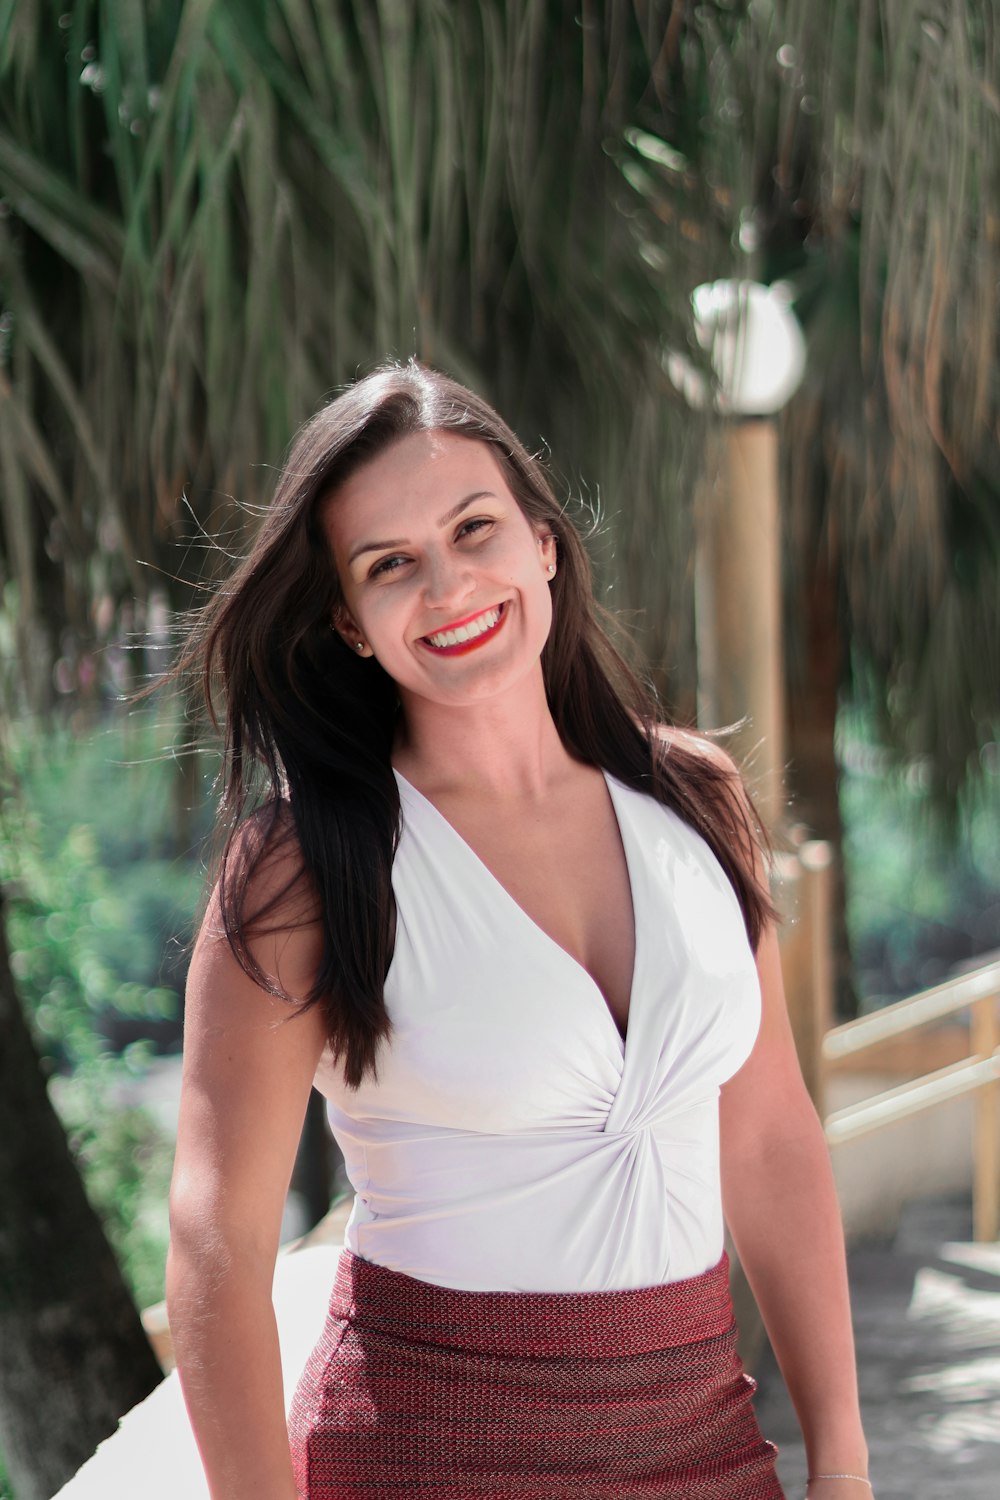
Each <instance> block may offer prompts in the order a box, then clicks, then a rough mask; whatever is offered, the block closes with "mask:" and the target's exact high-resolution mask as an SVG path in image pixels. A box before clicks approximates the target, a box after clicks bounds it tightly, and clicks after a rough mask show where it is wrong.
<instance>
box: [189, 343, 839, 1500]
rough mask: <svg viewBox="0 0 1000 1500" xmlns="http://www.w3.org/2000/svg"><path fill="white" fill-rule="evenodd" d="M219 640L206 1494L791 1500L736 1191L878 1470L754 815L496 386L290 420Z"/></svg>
mask: <svg viewBox="0 0 1000 1500" xmlns="http://www.w3.org/2000/svg"><path fill="white" fill-rule="evenodd" d="M386 538H387V540H380V539H386ZM195 665H197V666H198V667H199V668H200V670H201V671H202V673H203V675H204V679H205V682H206V686H207V688H208V691H209V697H210V701H211V700H212V694H213V692H214V691H217V690H220V691H221V694H222V696H223V697H224V700H225V709H226V740H227V760H226V775H225V783H224V785H225V795H224V798H223V805H222V810H221V814H220V816H221V817H222V819H223V820H225V821H226V822H227V826H228V834H227V839H226V844H225V849H224V852H223V855H222V859H221V862H220V867H219V871H218V876H217V879H216V882H215V885H214V888H213V891H212V894H211V898H210V901H209V907H208V912H207V915H206V918H205V921H204V924H203V927H202V931H201V934H200V936H199V940H198V944H197V947H196V951H195V955H194V960H193V963H192V967H191V974H190V979H189V986H188V1000H187V1010H186V1039H185V1077H184V1090H183V1097H182V1105H181V1121H180V1132H179V1140H178V1150H177V1164H176V1169H175V1180H174V1187H173V1190H172V1196H171V1215H172V1236H173V1237H172V1247H171V1256H170V1263H169V1266H168V1301H169V1305H170V1317H171V1327H172V1330H173V1334H174V1342H175V1349H176V1353H177V1359H178V1366H179V1369H180V1371H181V1376H182V1381H183V1385H184V1390H185V1396H186V1399H187V1401H188V1406H189V1410H190V1414H191V1418H192V1423H193V1426H194V1429H195V1433H196V1436H197V1438H198V1442H199V1446H200V1449H201V1452H202V1457H203V1460H204V1464H205V1468H206V1473H207V1475H208V1478H209V1483H210V1487H211V1492H212V1496H213V1500H229V1497H234V1500H235V1497H236V1496H239V1497H240V1500H244V1497H247V1496H251V1497H252V1496H260V1497H265V1496H266V1497H267V1500H294V1497H296V1496H298V1497H301V1500H327V1497H329V1500H333V1497H334V1496H336V1497H338V1500H339V1497H356V1500H373V1497H375V1496H386V1495H389V1494H397V1493H404V1492H405V1493H413V1494H420V1495H426V1496H428V1497H431V1496H435V1497H437V1496H445V1495H461V1496H463V1497H464V1496H473V1495H483V1496H486V1495H489V1496H506V1495H510V1496H518V1497H533V1496H538V1497H542V1496H546V1497H548V1496H567V1497H568V1496H573V1497H579V1496H584V1497H585V1496H595V1497H596V1496H601V1497H608V1500H610V1497H612V1496H618V1495H621V1494H624V1493H628V1494H630V1495H636V1496H643V1495H648V1496H650V1497H652V1496H654V1495H655V1496H658V1497H659V1496H667V1495H673V1496H677V1497H678V1500H680V1497H685V1500H758V1497H759V1500H778V1497H780V1496H781V1495H782V1489H781V1486H780V1483H779V1481H778V1479H777V1475H776V1472H775V1467H774V1458H775V1452H776V1450H775V1448H774V1445H773V1444H771V1443H768V1442H766V1441H765V1440H764V1439H763V1438H762V1436H761V1434H760V1432H759V1429H758V1428H757V1424H756V1420H755V1417H754V1413H753V1408H752V1405H751V1395H752V1390H753V1384H754V1383H753V1381H752V1380H751V1379H750V1378H749V1377H748V1376H747V1375H746V1374H745V1372H744V1371H743V1369H742V1366H741V1364H740V1361H739V1359H738V1357H737V1354H736V1348H735V1339H736V1328H735V1324H734V1322H733V1316H732V1305H731V1302H730V1300H729V1287H728V1260H727V1256H726V1252H725V1249H724V1242H723V1241H724V1220H723V1215H724V1213H725V1218H726V1220H727V1221H728V1225H729V1228H730V1230H731V1232H732V1234H733V1237H734V1240H735V1242H736V1244H737V1247H738V1248H739V1249H740V1253H741V1258H742V1259H743V1261H744V1265H745V1267H746V1270H747V1273H748V1275H749V1277H750V1280H751V1284H752V1285H753V1287H754V1290H755V1292H756V1293H757V1295H758V1300H759V1302H760V1304H761V1310H762V1312H763V1313H764V1317H765V1321H766V1322H767V1324H768V1329H769V1332H771V1334H772V1340H773V1342H774V1344H775V1349H776V1352H777V1354H778V1357H779V1361H780V1362H781V1364H782V1368H783V1369H784V1370H785V1373H786V1377H787V1378H788V1380H789V1383H790V1386H791V1387H792V1394H793V1398H794V1399H795V1401H796V1406H797V1408H798V1410H799V1413H800V1416H801V1417H802V1420H803V1427H804V1431H805V1435H806V1441H807V1445H808V1447H809V1451H810V1457H811V1458H812V1460H813V1461H814V1467H815V1468H816V1469H817V1473H816V1476H815V1478H814V1480H813V1481H812V1482H811V1490H810V1493H811V1495H814V1496H815V1497H816V1500H821V1497H823V1500H826V1497H829V1500H834V1497H836V1500H841V1497H843V1500H848V1497H850V1496H853V1495H856V1494H858V1493H860V1492H862V1491H863V1492H864V1493H866V1494H867V1493H868V1486H867V1481H866V1479H865V1478H864V1465H865V1462H866V1456H865V1447H864V1439H863V1435H862V1433H861V1427H860V1420H859V1417H858V1412H857V1392H856V1388H855V1382H854V1365H853V1353H852V1348H851V1339H850V1319H849V1309H848V1307H847V1295H846V1278H845V1274H844V1258H843V1240H842V1236H841V1234H840V1230H839V1221H838V1219H837V1215H836V1203H835V1198H834V1194H833V1186H832V1176H831V1174H830V1170H829V1160H828V1157H827V1155H826V1150H825V1146H824V1144H823V1138H822V1132H821V1129H820V1126H819V1122H818V1120H817V1119H816V1116H815V1112H814V1111H813V1109H812V1105H811V1103H810V1101H809V1098H808V1095H807V1093H806V1091H805V1088H804V1086H803V1084H802V1078H801V1074H800V1073H799V1070H798V1065H797V1063H796V1060H795V1053H794V1047H793V1044H792V1040H791V1034H790V1029H789V1026H788V1020H787V1015H786V1013H785V1009H784V1002H783V997H782V993H781V981H780V972H779V971H778V969H777V964H776V957H775V952H776V950H775V943H774V928H773V915H774V914H773V910H772V907H771V904H770V900H769V897H768V894H767V885H766V877H765V873H764V866H763V860H762V854H761V849H762V847H765V841H764V836H763V834H762V833H761V831H760V830H759V829H758V827H757V825H756V820H755V816H754V812H753V808H752V805H751V804H750V802H749V800H748V798H747V797H746V794H745V791H744V790H743V787H742V783H741V781H740V778H739V775H738V773H737V772H736V769H735V767H734V766H733V764H732V762H731V761H730V760H729V759H728V758H727V757H726V756H725V755H724V754H723V753H722V752H721V751H720V750H718V749H717V748H716V747H715V746H714V745H713V744H712V743H711V742H709V741H707V740H705V739H704V738H703V737H701V736H698V735H695V734H693V733H690V732H687V731H681V730H679V729H670V728H668V727H666V726H664V725H663V724H661V723H659V722H658V721H657V714H656V707H655V704H654V702H653V701H652V699H651V697H650V696H649V694H648V693H647V692H646V690H645V689H644V687H643V686H642V684H641V683H640V682H639V680H638V679H637V678H636V677H635V675H634V674H633V673H632V672H631V671H630V670H629V668H628V667H627V666H626V664H625V662H624V661H623V660H622V658H621V657H620V655H619V654H618V652H617V651H616V650H615V648H614V647H613V646H612V644H611V642H610V640H609V638H608V635H607V634H606V632H605V629H604V628H603V626H602V623H601V619H600V615H599V610H598V606H597V605H596V604H595V601H594V598H593V592H592V586H591V579H590V571H589V565H588V562H587V557H586V554H585V551H584V548H583V546H582V543H581V541H580V539H579V537H578V536H577V534H576V532H575V530H574V529H573V527H572V525H571V524H570V522H569V520H568V518H567V517H566V515H565V514H564V512H563V509H562V508H561V507H560V505H559V504H558V502H557V500H556V498H555V496H554V494H553V492H552V489H551V486H550V485H549V483H548V480H547V478H546V476H545V474H544V472H543V470H542V469H541V468H540V466H539V465H538V463H537V462H536V461H535V460H534V459H532V458H531V457H530V455H529V454H528V453H527V452H526V451H525V449H524V448H523V446H522V445H521V444H520V442H519V441H518V440H517V438H516V437H515V436H514V434H513V433H512V432H511V431H510V429H509V428H508V427H507V426H506V425H505V424H504V423H503V421H502V420H501V419H500V418H499V417H498V416H497V415H496V413H495V412H493V411H492V410H491V408H490V407H488V406H487V405H486V403H485V402H483V401H482V400H481V399H480V398H479V397H477V396H476V395H475V394H474V393H472V392H470V391H467V390H465V389H464V388H463V387H461V386H459V385H457V384H455V383H454V382H453V381H451V380H449V379H447V378H446V377H444V376H442V375H439V374H437V373H435V372H433V371H430V370H427V369H426V368H424V367H422V366H420V365H418V364H415V363H411V364H409V365H407V366H404V367H400V366H387V367H383V368H381V369H379V370H377V371H376V372H375V373H374V374H372V375H370V376H368V377H367V378H366V379H364V380H362V381H359V382H358V383H357V384H356V385H354V386H352V387H350V388H349V389H348V390H347V391H345V392H344V393H343V394H342V395H341V396H339V397H338V398H337V399H336V400H335V401H333V402H332V403H331V404H330V405H329V406H327V407H325V408H324V409H323V410H322V411H321V412H320V413H319V414H318V415H317V416H316V417H315V418H314V419H313V420H312V422H311V423H309V424H308V426H307V427H306V428H304V429H303V431H302V433H301V434H300V435H299V437H298V439H297V441H296V443H295V444H294V445H293V448H292V451H291V453H290V455H289V458H288V462H287V465H286V468H285V470H284V473H283V475H282V477H281V479H280V481H279V484H278V487H277V490H276V493H275V497H274V501H273V503H272V505H271V507H270V509H269V511H268V514H267V516H266V517H265V520H264V524H263V526H262V528H261V531H260V535H259V537H258V539H257V542H256V545H255V547H254V549H253V551H252V553H251V555H250V556H249V557H248V558H247V559H246V561H245V563H244V564H243V565H242V566H241V568H240V569H239V570H238V571H237V573H236V575H235V576H234V577H233V579H231V580H230V582H229V584H228V585H227V587H226V588H225V590H223V591H221V592H220V594H219V595H218V596H217V597H216V598H215V599H214V600H213V602H212V603H211V605H210V606H209V608H208V610H207V611H206V613H205V615H204V617H203V619H202V621H201V623H200V625H199V628H198V631H197V633H196V634H195V636H194V637H193V639H192V641H191V643H190V645H189V647H188V650H187V652H186V654H185V657H184V659H183V661H182V663H181V670H185V669H189V668H191V667H192V666H195ZM313 1083H315V1084H316V1086H317V1087H318V1088H319V1089H320V1090H321V1091H322V1092H323V1093H324V1094H325V1095H326V1097H327V1100H328V1102H329V1112H330V1120H331V1124H332V1127H333V1130H334V1133H335V1134H336V1136H337V1139H338V1141H339V1143H340V1145H341V1148H342V1150H343V1152H344V1157H345V1162H346V1165H347V1171H348V1174H349V1177H350V1180H351V1182H352V1184H353V1186H354V1189H355V1199H354V1206H353V1211H352V1213H351V1217H350V1221H349V1224H348V1227H347V1232H346V1239H345V1248H344V1250H343V1252H342V1254H341V1258H340V1262H339V1271H338V1276H337V1280H336V1285H335V1287H334V1288H333V1292H332V1298H331V1303H330V1312H329V1317H328V1319H327V1323H326V1326H325V1328H323V1329H322V1330H319V1329H318V1330H317V1335H318V1342H317V1344H316V1347H315V1350H314V1352H313V1355H312V1357H311V1359H310V1360H309V1362H308V1364H307V1366H306V1368H305V1370H304V1371H303V1373H302V1377H301V1380H300V1381H299V1384H298V1387H297V1389H296V1391H295V1395H294V1400H293V1402H292V1409H291V1418H290V1426H289V1428H288V1430H287V1431H286V1428H285V1423H284V1418H283V1414H282V1413H283V1405H282V1392H281V1381H280V1366H279V1363H278V1357H277V1349H276V1341H275V1329H274V1319H273V1313H272V1311H271V1305H270V1286H271V1276H272V1273H273V1267H274V1258H275V1253H276V1249H277V1241H278V1231H279V1225H280V1219H281V1207H282V1203H283V1199H284V1194H285V1190H286V1188H287V1183H288V1177H289V1173H290V1171H291V1165H292V1160H293V1158H294V1153H295V1146H296V1142H297V1138H298V1132H299V1129H300V1126H301V1121H302V1117H303V1112H304V1109H305V1103H306V1098H307V1096H308V1093H309V1088H310V1085H311V1084H313ZM802 1215H806V1216H807V1217H808V1219H809V1222H810V1224H811V1227H812V1234H811V1238H810V1242H809V1244H808V1246H803V1243H802V1237H801V1236H800V1235H798V1234H797V1233H796V1231H797V1229H798V1225H799V1222H800V1216H802Z"/></svg>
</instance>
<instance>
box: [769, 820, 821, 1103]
mask: <svg viewBox="0 0 1000 1500" xmlns="http://www.w3.org/2000/svg"><path fill="white" fill-rule="evenodd" d="M776 864H777V870H776V873H777V877H778V885H777V890H776V892H775V898H776V900H777V903H778V906H779V909H780V911H781V915H782V917H783V918H784V923H783V925H782V927H781V930H780V931H781V972H782V976H783V978H784V982H785V998H786V1000H787V1002H788V1016H789V1020H790V1021H791V1026H792V1035H793V1036H794V1037H795V1048H796V1051H797V1052H798V1055H799V1065H800V1067H801V1068H802V1076H803V1078H804V1079H805V1081H806V1087H807V1088H808V1090H809V1095H810V1097H811V1099H812V1101H813V1103H814V1104H815V1106H816V1112H817V1114H818V1115H819V1117H820V1119H822V1118H823V1113H824V1108H825V1100H824V1097H823V1077H824V1075H823V1037H824V1036H825V1035H826V1033H827V1031H828V1030H829V1029H830V1026H831V1024H832V1017H833V957H832V953H831V948H830V934H831V929H832V920H833V918H832V911H831V899H832V891H833V880H832V875H833V868H832V867H833V850H832V848H831V846H830V845H829V844H828V843H827V842H826V841H825V840H823V839H806V840H804V841H803V842H802V843H800V844H799V846H798V848H797V849H796V850H795V852H794V853H788V854H779V855H778V856H777V861H776Z"/></svg>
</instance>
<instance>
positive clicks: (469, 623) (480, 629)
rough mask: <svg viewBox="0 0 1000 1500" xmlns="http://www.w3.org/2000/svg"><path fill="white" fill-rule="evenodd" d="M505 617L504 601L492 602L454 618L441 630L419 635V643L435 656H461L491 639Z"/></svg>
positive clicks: (505, 606) (505, 607)
mask: <svg viewBox="0 0 1000 1500" xmlns="http://www.w3.org/2000/svg"><path fill="white" fill-rule="evenodd" d="M506 618H507V605H506V602H504V603H502V604H494V605H493V606H492V607H491V608H489V609H484V610H481V611H480V612H479V613H478V614H474V615H467V616H466V617H465V619H464V620H455V621H454V622H453V623H452V624H451V625H445V626H444V627H443V628H442V629H441V630H435V631H434V632H433V633H432V634H430V635H423V636H421V637H420V644H421V645H422V646H425V647H426V648H427V650H429V651H433V652H434V654H435V656H461V655H464V653H465V652H466V651H475V649H476V647H477V646H484V645H485V644H486V642H487V641H490V640H492V639H493V637H494V636H495V635H496V634H497V632H498V631H499V630H500V627H501V626H502V625H503V622H504V620H506Z"/></svg>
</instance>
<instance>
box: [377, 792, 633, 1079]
mask: <svg viewBox="0 0 1000 1500" xmlns="http://www.w3.org/2000/svg"><path fill="white" fill-rule="evenodd" d="M392 772H393V775H394V776H395V777H396V780H397V781H398V782H399V783H400V784H401V785H402V786H403V787H404V788H405V789H406V791H407V792H409V793H411V794H412V795H413V796H414V797H416V798H417V799H418V800H419V801H420V802H422V803H423V804H424V805H425V806H427V807H428V808H430V810H431V813H432V814H433V815H434V817H435V818H436V819H437V820H438V822H439V823H441V824H443V825H444V828H445V829H446V830H447V831H448V833H449V834H450V835H451V836H452V838H454V839H456V840H457V841H458V843H459V845H460V846H461V847H462V848H463V849H464V850H465V851H466V854H467V855H468V857H469V858H470V859H471V861H472V862H473V864H474V865H475V866H476V867H477V868H478V869H479V870H481V871H482V873H483V875H484V876H485V878H486V879H487V880H488V881H489V882H490V883H491V884H492V885H493V886H494V887H495V888H496V890H497V891H498V892H499V893H500V897H501V899H502V900H503V901H504V902H506V904H507V905H508V906H509V907H512V908H513V910H514V912H515V913H517V915H518V917H519V918H520V919H521V920H522V921H523V922H524V923H526V924H527V927H528V928H529V929H530V930H531V931H532V932H533V933H534V934H535V939H536V941H539V940H540V941H541V943H542V944H543V945H544V946H545V947H547V948H548V949H549V950H550V951H551V950H555V952H556V953H557V954H560V955H561V956H562V958H563V959H564V960H565V961H566V962H567V963H568V964H570V965H572V967H573V969H574V970H575V971H576V973H577V974H581V975H582V976H583V978H584V980H585V981H586V983H587V985H588V987H589V989H590V991H591V993H592V994H593V995H594V996H595V997H596V999H597V1001H598V1003H599V1005H600V1007H601V1010H602V1011H603V1013H604V1017H605V1020H606V1021H607V1023H608V1025H610V1027H611V1030H612V1033H613V1034H614V1036H615V1037H616V1038H617V1040H618V1044H619V1046H620V1048H621V1050H622V1058H623V1061H624V1055H625V1051H626V1050H627V1047H628V1038H629V1035H630V1033H631V1030H632V1017H633V1008H634V1005H635V997H636V978H637V975H638V972H639V947H640V937H639V932H640V922H639V913H638V910H637V905H636V892H637V890H638V882H637V879H636V874H635V871H634V869H633V865H632V855H631V853H630V850H629V840H628V835H627V833H626V829H625V820H624V819H623V818H622V816H621V813H620V810H619V807H618V802H617V799H616V796H615V788H614V783H613V780H612V778H611V777H610V776H609V775H608V773H607V771H605V770H604V769H603V767H602V768H601V774H602V776H603V777H604V784H605V786H606V787H607V789H608V796H609V797H610V798H611V810H612V812H613V814H614V819H615V822H616V824H617V826H618V837H619V840H620V841H621V846H622V851H623V853H624V856H625V871H626V876H627V879H628V887H629V901H630V903H631V906H632V932H633V947H632V974H631V978H630V980H629V986H628V1013H627V1015H626V1017H625V1031H624V1033H623V1032H622V1031H621V1030H620V1029H619V1026H618V1022H617V1020H616V1019H615V1015H614V1012H613V1011H612V1009H611V1006H610V1005H609V1004H608V1000H607V996H606V995H605V993H604V991H603V990H602V989H601V986H600V985H599V984H598V982H597V980H596V979H595V978H594V976H593V974H591V972H590V970H589V969H588V968H587V967H586V965H584V964H582V963H581V962H580V960H579V959H578V958H575V957H574V955H573V954H572V953H570V951H569V950H568V949H567V948H564V947H563V945H562V944H561V943H559V942H557V941H556V939H555V938H554V937H553V936H552V934H551V933H550V932H546V930H545V928H544V927H543V926H542V925H541V923H539V922H536V921H535V918H534V917H533V916H532V915H531V913H530V912H528V911H526V910H525V909H524V907H523V906H522V905H521V903H520V902H519V901H518V900H517V899H516V898H515V897H514V896H513V895H512V894H511V892H510V891H509V890H508V889H507V887H506V886H505V885H504V884H503V881H502V880H500V879H499V877H498V876H497V875H495V874H494V873H493V871H492V870H491V869H490V867H489V865H488V864H487V863H486V861H485V860H484V859H482V858H481V857H480V855H478V854H477V853H476V851H475V849H473V847H472V845H471V844H470V843H469V841H468V839H466V838H463V836H462V834H460V833H459V831H458V829H457V828H456V827H455V825H454V823H452V822H450V821H449V820H448V819H447V818H446V817H445V815H444V813H443V812H442V811H441V809H440V808H439V807H437V806H436V805H435V804H434V803H433V802H432V801H431V799H430V798H429V797H427V796H425V795H424V793H423V792H422V791H420V790H419V788H418V787H415V786H414V785H413V782H412V781H408V780H407V778H406V777H405V776H404V775H403V773H402V771H398V770H397V769H396V767H395V766H393V768H392Z"/></svg>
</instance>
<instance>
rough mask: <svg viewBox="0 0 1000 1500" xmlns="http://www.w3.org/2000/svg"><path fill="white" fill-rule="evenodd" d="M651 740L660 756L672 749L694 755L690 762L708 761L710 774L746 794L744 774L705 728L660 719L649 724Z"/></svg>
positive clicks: (686, 755) (704, 762)
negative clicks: (651, 724)
mask: <svg viewBox="0 0 1000 1500" xmlns="http://www.w3.org/2000/svg"><path fill="white" fill-rule="evenodd" d="M651 739H652V741H653V743H654V746H655V747H656V748H659V749H660V751H661V754H662V755H663V756H669V755H670V754H671V753H672V752H676V751H678V750H680V751H681V753H682V756H683V757H684V758H685V759H686V758H687V757H688V756H691V757H694V760H693V764H695V765H698V764H699V763H701V764H703V765H705V764H707V766H708V767H709V768H710V774H711V773H712V772H714V773H717V774H718V775H719V776H720V777H721V778H723V779H724V780H726V781H728V782H730V783H731V787H732V790H733V791H734V792H738V793H745V786H744V781H743V775H742V773H741V771H740V768H739V766H738V765H737V763H736V761H735V760H734V759H733V757H732V756H731V755H730V753H729V751H728V750H726V749H725V747H724V746H723V745H720V744H719V742H718V740H716V739H713V738H712V736H711V735H709V734H707V733H706V732H705V730H703V729H692V728H688V727H687V726H685V725H682V724H667V723H662V722H661V723H656V724H654V725H653V726H652V730H651Z"/></svg>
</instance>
